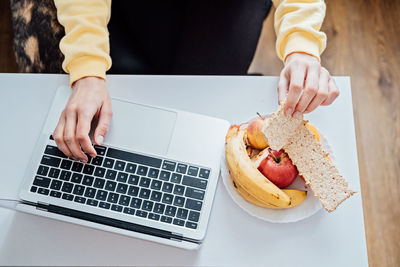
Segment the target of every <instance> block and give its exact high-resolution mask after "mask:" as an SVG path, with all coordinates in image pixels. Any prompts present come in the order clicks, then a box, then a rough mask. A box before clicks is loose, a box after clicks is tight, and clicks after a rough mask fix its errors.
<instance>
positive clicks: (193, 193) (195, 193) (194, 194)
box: [185, 187, 205, 200]
mask: <svg viewBox="0 0 400 267" xmlns="http://www.w3.org/2000/svg"><path fill="white" fill-rule="evenodd" d="M204 194H205V191H204V190H200V189H195V188H191V187H188V188H186V193H185V196H187V197H191V198H195V199H199V200H203V199H204Z"/></svg>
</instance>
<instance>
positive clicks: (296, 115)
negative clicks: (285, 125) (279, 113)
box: [293, 111, 301, 119]
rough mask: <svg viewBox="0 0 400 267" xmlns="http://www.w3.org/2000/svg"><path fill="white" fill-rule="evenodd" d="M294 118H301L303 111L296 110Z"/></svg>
mask: <svg viewBox="0 0 400 267" xmlns="http://www.w3.org/2000/svg"><path fill="white" fill-rule="evenodd" d="M293 118H295V119H300V118H301V113H300V112H298V111H296V112H295V113H294V114H293Z"/></svg>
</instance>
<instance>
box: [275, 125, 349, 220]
mask: <svg viewBox="0 0 400 267" xmlns="http://www.w3.org/2000/svg"><path fill="white" fill-rule="evenodd" d="M305 123H306V122H303V123H302V124H301V125H300V126H299V127H297V128H296V129H295V131H294V134H293V136H292V137H291V138H289V141H288V143H287V144H285V145H284V147H283V149H284V150H285V152H286V153H287V154H288V155H289V157H290V159H291V160H292V162H293V164H294V165H296V167H297V170H298V171H299V175H302V176H303V178H304V180H305V181H306V184H308V185H309V186H310V188H311V190H312V191H313V193H314V195H315V196H316V197H317V198H318V199H319V200H320V201H321V203H322V205H323V206H324V208H325V209H326V210H327V211H328V212H331V211H334V210H335V209H336V208H337V206H339V205H340V203H342V202H343V201H344V200H346V199H347V198H349V197H350V196H351V195H353V194H354V193H355V192H354V191H353V190H351V189H350V188H349V186H348V184H347V181H346V180H345V179H344V178H343V177H342V175H340V173H339V171H338V169H337V168H336V167H335V166H334V165H333V164H332V163H331V162H330V160H329V159H328V158H326V153H325V152H324V151H323V150H322V146H321V144H320V143H319V142H318V141H317V140H315V138H314V135H313V134H312V133H311V132H310V131H309V130H308V129H307V127H306V126H305Z"/></svg>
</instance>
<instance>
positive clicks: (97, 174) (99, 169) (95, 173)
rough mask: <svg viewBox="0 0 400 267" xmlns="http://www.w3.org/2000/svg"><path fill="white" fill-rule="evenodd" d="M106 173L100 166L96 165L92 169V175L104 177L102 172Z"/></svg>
mask: <svg viewBox="0 0 400 267" xmlns="http://www.w3.org/2000/svg"><path fill="white" fill-rule="evenodd" d="M105 173H106V169H104V168H102V167H96V169H95V170H94V174H93V175H94V176H96V177H102V178H103V177H104V174H105Z"/></svg>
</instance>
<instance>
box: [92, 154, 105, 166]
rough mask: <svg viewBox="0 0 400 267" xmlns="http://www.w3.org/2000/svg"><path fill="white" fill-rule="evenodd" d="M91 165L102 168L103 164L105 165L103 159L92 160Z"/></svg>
mask: <svg viewBox="0 0 400 267" xmlns="http://www.w3.org/2000/svg"><path fill="white" fill-rule="evenodd" d="M91 164H93V165H96V166H101V164H103V157H99V156H97V157H95V158H93V159H92V162H91Z"/></svg>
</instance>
